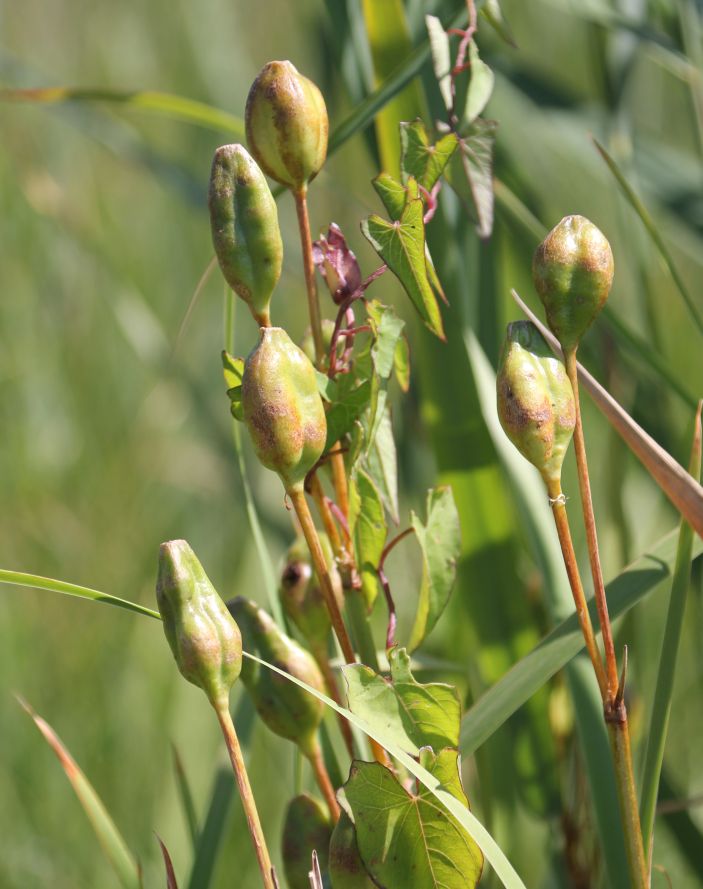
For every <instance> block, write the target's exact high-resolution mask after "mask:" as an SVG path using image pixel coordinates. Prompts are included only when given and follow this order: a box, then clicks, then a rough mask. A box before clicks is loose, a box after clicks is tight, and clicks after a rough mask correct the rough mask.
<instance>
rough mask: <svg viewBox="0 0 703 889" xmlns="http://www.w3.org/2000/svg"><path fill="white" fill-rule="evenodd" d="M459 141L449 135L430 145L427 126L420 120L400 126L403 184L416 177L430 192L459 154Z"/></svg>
mask: <svg viewBox="0 0 703 889" xmlns="http://www.w3.org/2000/svg"><path fill="white" fill-rule="evenodd" d="M457 144H458V142H457V137H456V135H455V134H454V133H447V134H446V135H444V136H442V138H441V139H440V140H439V141H438V142H437V144H436V145H432V144H431V143H430V139H429V136H428V135H427V129H426V128H425V124H424V123H423V122H422V121H421V120H419V119H417V120H414V121H412V123H401V125H400V169H401V172H402V176H403V182H407V180H408V179H409V178H410V177H411V176H413V177H414V178H415V179H416V180H417V181H418V182H419V183H420V185H421V186H422V187H423V188H426V189H427V191H431V190H432V187H433V186H434V185H435V183H436V182H437V180H438V179H439V177H440V176H441V175H442V173H443V171H444V168H445V167H446V166H447V164H448V163H449V160H450V158H451V156H452V155H453V154H454V152H455V151H456V147H457Z"/></svg>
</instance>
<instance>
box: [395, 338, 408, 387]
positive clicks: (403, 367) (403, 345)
mask: <svg viewBox="0 0 703 889" xmlns="http://www.w3.org/2000/svg"><path fill="white" fill-rule="evenodd" d="M393 364H394V370H395V378H396V380H397V381H398V385H399V386H400V388H401V389H402V390H403V392H407V391H408V390H409V389H410V344H409V343H408V338H407V336H405V334H403V336H401V337H400V339H399V340H398V342H397V344H396V347H395V355H394V356H393Z"/></svg>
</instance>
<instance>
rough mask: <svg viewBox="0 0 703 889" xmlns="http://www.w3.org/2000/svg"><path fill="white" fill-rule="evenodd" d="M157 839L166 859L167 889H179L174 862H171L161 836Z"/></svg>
mask: <svg viewBox="0 0 703 889" xmlns="http://www.w3.org/2000/svg"><path fill="white" fill-rule="evenodd" d="M156 839H157V840H158V841H159V846H160V847H161V854H162V856H163V859H164V867H165V868H166V889H178V881H177V880H176V872H175V871H174V869H173V862H172V861H171V856H170V855H169V853H168V849H167V848H166V846H165V844H164V841H163V840H162V839H161V837H160V836H158V835H157V837H156Z"/></svg>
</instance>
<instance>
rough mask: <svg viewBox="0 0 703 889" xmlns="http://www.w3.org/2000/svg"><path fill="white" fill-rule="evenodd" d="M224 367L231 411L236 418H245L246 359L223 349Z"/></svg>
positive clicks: (241, 419)
mask: <svg viewBox="0 0 703 889" xmlns="http://www.w3.org/2000/svg"><path fill="white" fill-rule="evenodd" d="M222 368H223V371H224V375H225V384H226V385H227V397H228V398H229V400H230V411H231V412H232V416H233V417H234V419H235V420H240V421H243V420H244V411H243V408H242V378H243V376H244V359H243V358H234V357H233V356H232V355H230V354H229V352H228V351H227V350H226V349H223V350H222Z"/></svg>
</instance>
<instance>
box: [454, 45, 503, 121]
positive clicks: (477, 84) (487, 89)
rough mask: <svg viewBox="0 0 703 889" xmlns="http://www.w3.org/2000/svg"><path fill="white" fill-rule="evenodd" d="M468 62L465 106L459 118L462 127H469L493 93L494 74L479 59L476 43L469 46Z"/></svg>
mask: <svg viewBox="0 0 703 889" xmlns="http://www.w3.org/2000/svg"><path fill="white" fill-rule="evenodd" d="M469 62H470V64H471V68H470V72H471V79H470V80H469V88H468V90H467V92H466V104H465V105H464V113H463V115H462V118H461V123H462V127H468V126H471V124H472V123H473V122H474V121H475V120H476V118H477V117H478V116H479V114H480V113H481V112H482V111H483V109H484V108H485V107H486V105H487V104H488V100H489V99H490V98H491V94H492V93H493V86H494V84H495V74H494V73H493V71H491V69H490V68H489V67H488V65H487V64H486V63H485V62H484V61H483V60H482V59H481V57H480V56H479V53H478V46H477V45H476V41H475V40H472V41H471V43H470V44H469Z"/></svg>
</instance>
